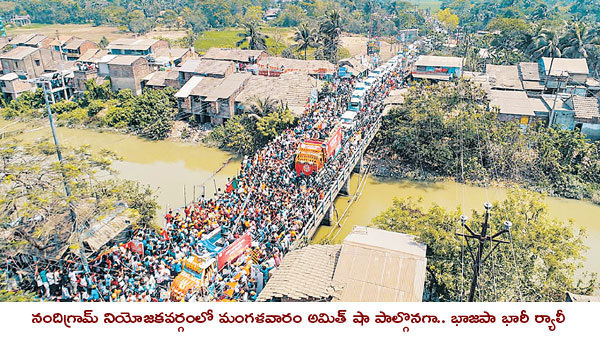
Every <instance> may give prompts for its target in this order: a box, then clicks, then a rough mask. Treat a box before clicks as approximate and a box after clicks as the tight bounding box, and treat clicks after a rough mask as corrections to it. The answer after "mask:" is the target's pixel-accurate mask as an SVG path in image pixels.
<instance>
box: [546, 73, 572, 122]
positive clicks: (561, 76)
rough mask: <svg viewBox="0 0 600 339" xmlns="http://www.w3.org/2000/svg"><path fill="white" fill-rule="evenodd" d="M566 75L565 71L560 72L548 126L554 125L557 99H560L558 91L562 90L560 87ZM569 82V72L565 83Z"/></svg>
mask: <svg viewBox="0 0 600 339" xmlns="http://www.w3.org/2000/svg"><path fill="white" fill-rule="evenodd" d="M563 77H564V71H563V72H560V77H559V78H558V88H557V89H556V91H555V92H554V102H553V103H552V110H551V111H550V116H549V117H548V127H552V125H553V124H554V118H555V116H554V115H555V114H556V111H555V108H556V100H557V99H558V92H559V91H560V87H561V81H562V78H563ZM567 83H569V75H568V74H567V77H566V80H565V85H567Z"/></svg>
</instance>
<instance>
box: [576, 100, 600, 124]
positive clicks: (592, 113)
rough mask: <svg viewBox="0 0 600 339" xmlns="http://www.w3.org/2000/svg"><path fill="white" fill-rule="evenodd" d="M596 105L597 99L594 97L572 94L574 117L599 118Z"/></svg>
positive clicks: (598, 109) (599, 113)
mask: <svg viewBox="0 0 600 339" xmlns="http://www.w3.org/2000/svg"><path fill="white" fill-rule="evenodd" d="M598 105H599V103H598V99H597V98H595V97H582V96H579V95H574V96H573V108H574V110H575V118H578V119H593V118H600V112H599V111H600V108H599V107H598Z"/></svg>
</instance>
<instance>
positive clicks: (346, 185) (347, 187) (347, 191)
mask: <svg viewBox="0 0 600 339" xmlns="http://www.w3.org/2000/svg"><path fill="white" fill-rule="evenodd" d="M340 193H341V194H345V195H350V175H349V176H348V179H346V181H344V183H343V184H342V187H341V188H340Z"/></svg>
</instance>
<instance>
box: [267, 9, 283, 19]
mask: <svg viewBox="0 0 600 339" xmlns="http://www.w3.org/2000/svg"><path fill="white" fill-rule="evenodd" d="M279 12H281V8H269V9H267V10H266V11H265V14H264V15H263V19H264V20H265V21H271V20H275V19H277V16H278V15H279Z"/></svg>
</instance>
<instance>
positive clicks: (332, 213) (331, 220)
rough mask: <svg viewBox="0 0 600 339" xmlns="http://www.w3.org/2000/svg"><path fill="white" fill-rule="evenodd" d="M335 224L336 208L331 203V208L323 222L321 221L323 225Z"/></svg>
mask: <svg viewBox="0 0 600 339" xmlns="http://www.w3.org/2000/svg"><path fill="white" fill-rule="evenodd" d="M334 224H335V206H333V203H331V207H329V208H328V209H327V212H326V213H325V216H324V217H323V221H321V225H325V226H332V225H334Z"/></svg>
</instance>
